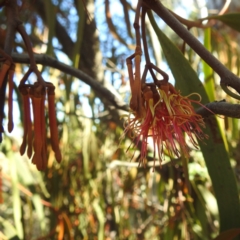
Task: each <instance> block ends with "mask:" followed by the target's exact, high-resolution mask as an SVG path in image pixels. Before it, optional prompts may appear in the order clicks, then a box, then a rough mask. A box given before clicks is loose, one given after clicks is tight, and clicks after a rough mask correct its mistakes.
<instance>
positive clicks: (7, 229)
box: [0, 216, 20, 240]
mask: <svg viewBox="0 0 240 240" xmlns="http://www.w3.org/2000/svg"><path fill="white" fill-rule="evenodd" d="M0 229H2V230H3V234H4V235H5V237H7V239H11V240H19V239H20V238H19V237H18V235H17V231H16V228H14V226H13V225H12V223H11V222H9V221H7V220H5V219H4V218H2V217H1V216H0Z"/></svg>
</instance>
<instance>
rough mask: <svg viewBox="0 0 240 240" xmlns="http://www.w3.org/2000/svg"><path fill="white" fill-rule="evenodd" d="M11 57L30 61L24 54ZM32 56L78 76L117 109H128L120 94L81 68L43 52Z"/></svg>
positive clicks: (14, 54)
mask: <svg viewBox="0 0 240 240" xmlns="http://www.w3.org/2000/svg"><path fill="white" fill-rule="evenodd" d="M12 58H13V61H14V62H15V63H27V64H29V63H30V59H29V56H28V55H26V54H17V53H13V54H12ZM34 58H35V61H36V63H37V64H42V65H44V66H49V67H53V68H55V69H58V70H60V71H62V72H64V73H67V74H70V75H71V76H74V77H76V78H79V79H80V80H81V81H83V82H85V83H86V84H88V85H89V86H90V87H91V88H92V89H93V90H94V91H95V92H96V94H97V95H98V96H99V97H100V98H103V99H106V100H107V101H108V102H109V103H110V104H112V105H113V106H115V107H116V108H117V109H122V110H125V111H128V106H127V104H126V103H125V102H124V101H122V99H121V97H120V96H117V95H116V94H115V93H113V89H110V90H109V89H107V88H106V86H103V85H102V84H101V83H99V82H98V81H97V80H95V79H93V78H92V77H90V76H88V75H87V74H86V73H84V72H82V71H81V70H78V69H76V68H73V67H71V66H68V65H67V64H64V63H61V62H59V61H58V60H56V59H55V58H52V57H49V56H47V55H44V54H35V55H34Z"/></svg>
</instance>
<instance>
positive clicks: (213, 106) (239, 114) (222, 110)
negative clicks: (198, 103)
mask: <svg viewBox="0 0 240 240" xmlns="http://www.w3.org/2000/svg"><path fill="white" fill-rule="evenodd" d="M208 109H209V110H211V111H212V112H213V113H215V114H218V115H224V116H226V117H231V118H240V105H239V104H231V103H227V102H225V100H222V101H220V102H211V103H207V104H206V105H205V107H201V108H199V109H197V110H196V113H197V114H200V115H201V116H202V117H203V118H207V117H209V116H212V115H213V113H212V112H210V111H209V110H208Z"/></svg>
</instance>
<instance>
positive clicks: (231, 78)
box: [143, 0, 240, 97]
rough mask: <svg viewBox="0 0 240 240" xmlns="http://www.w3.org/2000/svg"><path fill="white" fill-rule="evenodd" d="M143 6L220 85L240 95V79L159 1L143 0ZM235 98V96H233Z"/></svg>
mask: <svg viewBox="0 0 240 240" xmlns="http://www.w3.org/2000/svg"><path fill="white" fill-rule="evenodd" d="M143 4H145V6H147V7H148V8H149V9H152V10H153V11H154V12H156V13H157V15H158V16H159V17H161V18H162V19H163V20H164V21H165V22H166V24H167V25H168V26H169V27H171V28H172V29H173V31H175V32H176V33H177V34H178V35H179V36H180V37H181V38H182V39H183V40H184V41H185V42H186V43H187V44H188V45H189V46H190V47H191V48H192V49H193V50H194V51H195V52H196V53H197V54H198V55H199V56H200V57H201V58H202V59H203V60H204V61H205V62H206V63H207V64H208V65H209V66H210V67H211V68H212V69H213V70H214V71H215V72H216V73H217V74H218V75H219V76H220V78H221V85H222V86H223V85H225V86H230V87H232V88H234V89H235V90H236V91H237V92H238V93H240V78H238V77H237V76H236V75H235V74H233V73H232V72H231V71H230V70H228V69H227V68H226V67H225V66H224V65H223V64H222V63H221V62H220V61H219V60H218V59H217V58H215V57H214V56H213V55H212V54H211V53H210V52H209V51H207V50H206V49H205V48H204V46H203V45H202V44H201V43H200V42H199V41H198V40H197V39H196V38H195V37H194V36H193V35H192V34H191V33H189V31H188V30H187V29H186V28H185V27H183V25H182V24H181V23H180V22H179V21H178V20H177V19H176V18H175V17H174V16H173V15H172V14H171V13H170V12H169V11H168V10H167V9H166V8H165V7H164V6H163V5H162V3H161V2H160V1H155V0H143ZM233 97H235V96H233Z"/></svg>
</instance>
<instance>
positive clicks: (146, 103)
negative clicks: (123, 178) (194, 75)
mask: <svg viewBox="0 0 240 240" xmlns="http://www.w3.org/2000/svg"><path fill="white" fill-rule="evenodd" d="M195 95H196V93H195ZM189 97H190V96H188V97H183V96H181V95H180V93H179V92H178V91H176V89H175V88H174V87H173V85H172V84H170V83H168V82H165V83H162V84H158V85H156V84H154V83H150V84H146V83H144V84H142V90H141V106H140V109H141V110H140V111H139V112H140V113H141V114H139V112H138V113H136V112H134V111H133V113H131V114H130V116H129V119H128V122H127V126H126V129H125V133H126V132H127V131H129V130H131V131H133V132H134V138H135V145H136V146H137V145H138V144H139V143H140V141H141V161H144V160H145V159H146V156H147V148H148V143H149V140H150V139H152V141H153V148H154V157H155V153H156V152H157V154H158V158H159V160H160V162H161V161H162V159H163V157H164V153H166V154H168V155H169V156H171V157H174V156H176V157H180V156H181V155H184V156H185V157H188V156H189V149H188V146H187V143H186V140H185V135H187V136H188V138H189V139H190V142H191V143H192V144H193V146H194V147H196V148H197V146H198V143H197V139H200V140H202V139H203V138H205V137H207V136H206V135H205V134H204V133H203V132H202V130H201V128H200V126H201V127H204V126H205V124H204V121H203V119H202V117H201V116H200V115H198V114H196V113H195V111H194V109H193V106H192V102H195V103H198V101H195V100H191V99H190V98H189ZM132 115H133V117H132Z"/></svg>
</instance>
